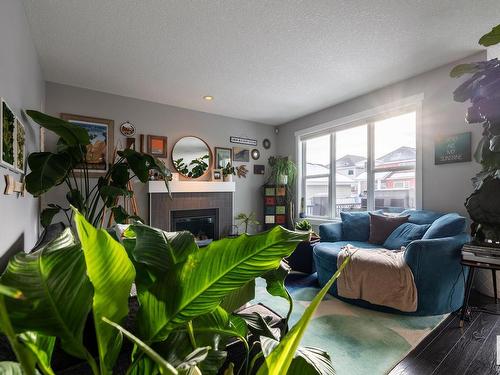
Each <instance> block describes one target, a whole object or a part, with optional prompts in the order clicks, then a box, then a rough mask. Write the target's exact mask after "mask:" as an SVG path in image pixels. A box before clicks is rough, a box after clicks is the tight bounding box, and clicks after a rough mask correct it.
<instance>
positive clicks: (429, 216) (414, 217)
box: [399, 210, 443, 224]
mask: <svg viewBox="0 0 500 375" xmlns="http://www.w3.org/2000/svg"><path fill="white" fill-rule="evenodd" d="M407 215H410V217H409V219H408V222H409V223H413V224H432V223H433V222H434V221H435V220H437V219H439V218H440V217H441V216H443V214H442V213H439V212H434V211H427V210H405V211H403V212H401V213H400V214H399V216H407Z"/></svg>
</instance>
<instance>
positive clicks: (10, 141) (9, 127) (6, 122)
mask: <svg viewBox="0 0 500 375" xmlns="http://www.w3.org/2000/svg"><path fill="white" fill-rule="evenodd" d="M0 101H1V106H0V117H1V118H2V127H1V130H0V133H1V136H2V143H1V146H0V149H1V155H0V157H1V161H2V164H3V165H5V166H6V167H9V168H12V169H16V165H15V162H16V150H15V147H16V146H15V144H16V116H15V115H14V112H13V111H12V110H11V109H10V108H9V106H8V105H7V103H6V102H5V101H4V100H3V99H1V98H0Z"/></svg>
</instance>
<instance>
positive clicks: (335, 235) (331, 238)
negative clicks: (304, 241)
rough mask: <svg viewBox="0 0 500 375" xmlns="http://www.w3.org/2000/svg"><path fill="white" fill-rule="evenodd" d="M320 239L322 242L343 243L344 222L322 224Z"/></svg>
mask: <svg viewBox="0 0 500 375" xmlns="http://www.w3.org/2000/svg"><path fill="white" fill-rule="evenodd" d="M319 237H320V238H321V242H337V241H342V222H339V223H325V224H320V226H319Z"/></svg>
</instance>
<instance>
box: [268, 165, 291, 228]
mask: <svg viewBox="0 0 500 375" xmlns="http://www.w3.org/2000/svg"><path fill="white" fill-rule="evenodd" d="M268 163H269V166H270V167H271V173H270V175H269V178H268V180H267V183H268V184H272V185H275V186H277V187H282V188H285V190H286V195H285V199H286V205H287V207H288V210H287V211H288V217H287V227H288V228H293V226H294V224H293V223H294V218H295V208H294V204H293V202H294V198H295V183H296V178H297V166H296V165H295V163H294V162H293V161H292V160H290V159H289V158H288V157H287V156H271V157H270V158H269V160H268Z"/></svg>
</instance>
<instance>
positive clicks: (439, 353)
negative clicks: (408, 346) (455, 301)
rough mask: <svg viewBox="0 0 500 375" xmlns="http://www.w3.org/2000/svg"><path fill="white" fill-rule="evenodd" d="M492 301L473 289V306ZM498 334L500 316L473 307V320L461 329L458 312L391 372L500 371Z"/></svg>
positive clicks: (478, 374)
mask: <svg viewBox="0 0 500 375" xmlns="http://www.w3.org/2000/svg"><path fill="white" fill-rule="evenodd" d="M493 303H494V301H493V298H489V297H485V296H482V295H480V294H479V293H474V292H473V294H472V296H471V306H477V307H485V306H486V305H488V304H493ZM499 306H500V301H499ZM497 335H500V316H499V315H492V314H487V313H484V312H481V311H478V310H476V309H473V312H472V314H471V317H470V320H469V321H468V322H465V324H464V327H463V328H461V327H460V317H459V315H458V314H457V313H455V314H451V315H450V316H449V317H448V318H447V319H446V320H445V321H444V322H443V323H441V324H440V325H439V326H438V327H437V328H436V329H435V330H434V331H433V332H432V333H431V334H430V335H429V336H427V337H426V338H425V339H424V340H423V341H422V342H421V343H420V344H419V345H418V346H417V347H416V348H415V349H414V350H413V351H412V352H411V353H410V354H408V356H407V357H406V358H404V359H403V360H402V361H401V362H400V363H399V364H398V365H397V366H396V367H395V368H394V369H393V370H392V371H391V372H390V373H389V375H424V374H425V375H428V374H433V375H434V374H435V375H438V374H446V375H459V374H468V375H469V374H470V375H488V374H500V366H497V365H496V362H497V358H496V357H497V353H496V351H497Z"/></svg>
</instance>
